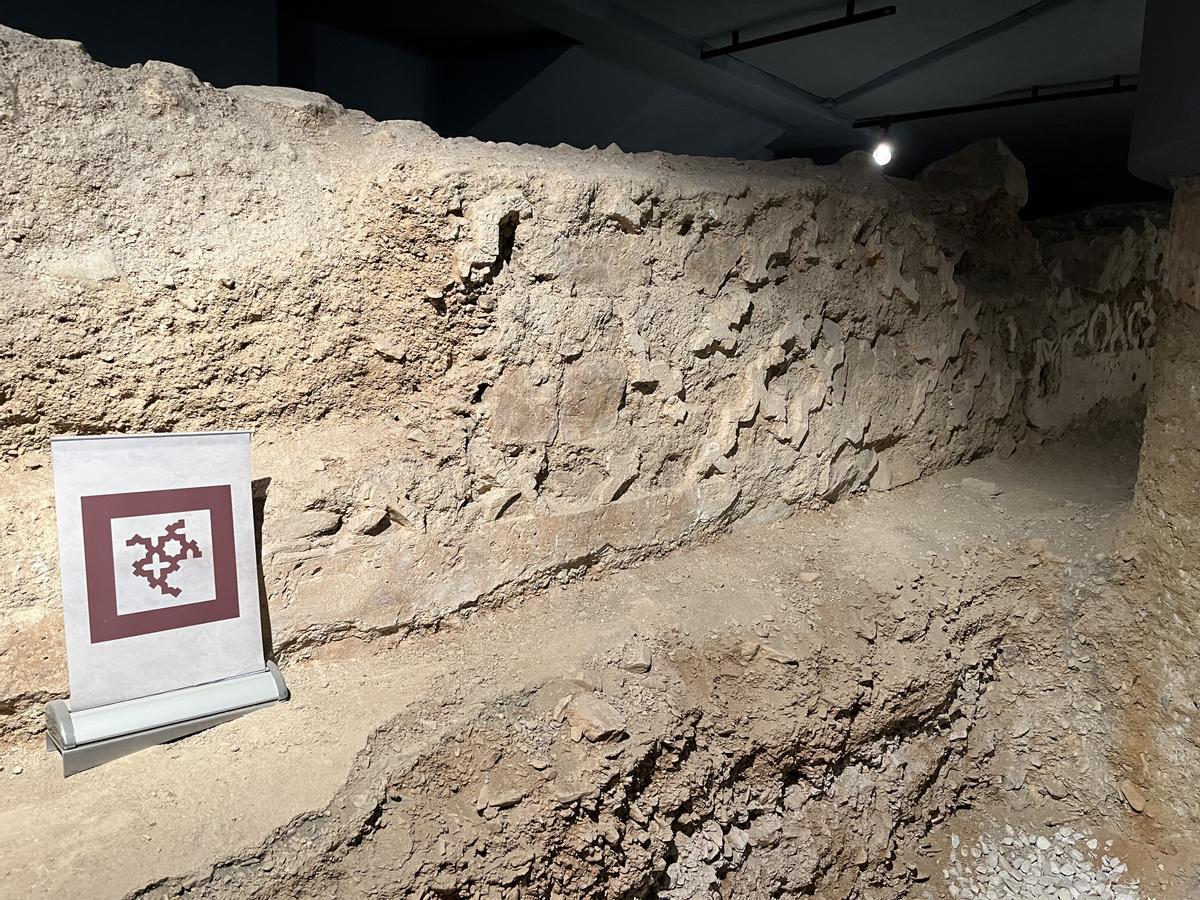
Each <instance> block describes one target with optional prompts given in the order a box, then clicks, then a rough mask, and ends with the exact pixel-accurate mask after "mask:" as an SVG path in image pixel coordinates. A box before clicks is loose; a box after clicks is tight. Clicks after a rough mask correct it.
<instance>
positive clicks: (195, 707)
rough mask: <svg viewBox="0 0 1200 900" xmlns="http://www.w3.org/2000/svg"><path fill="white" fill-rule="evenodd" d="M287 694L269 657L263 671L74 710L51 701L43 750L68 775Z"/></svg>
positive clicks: (47, 709)
mask: <svg viewBox="0 0 1200 900" xmlns="http://www.w3.org/2000/svg"><path fill="white" fill-rule="evenodd" d="M287 698H288V688H287V685H286V684H285V683H284V681H283V676H282V675H281V674H280V673H279V669H278V668H277V667H276V665H275V663H273V662H270V661H268V662H267V668H266V669H265V670H264V671H262V672H253V673H251V674H249V675H238V676H235V677H233V678H226V679H223V680H221V681H213V682H210V683H208V684H201V685H196V686H195V687H186V688H180V689H179V690H175V691H167V692H165V693H162V694H153V695H151V696H149V697H137V698H135V699H133V700H122V701H120V702H119V703H110V704H108V705H107V706H96V707H92V708H91V709H81V710H78V711H77V712H72V710H71V707H70V701H69V700H53V701H51V702H50V703H48V704H46V749H47V750H56V751H58V752H59V753H60V754H62V763H63V776H64V777H66V776H70V775H74V774H76V773H77V772H82V771H84V770H85V769H90V768H92V767H94V766H98V765H101V764H103V763H106V762H110V761H112V760H114V759H117V758H118V757H121V756H126V755H127V754H130V753H134V752H136V751H138V750H144V749H146V748H147V747H153V746H154V745H155V744H163V743H166V742H167V741H173V740H175V739H176V738H181V737H185V736H186V735H189V734H195V733H196V732H198V731H202V730H203V729H205V728H209V727H211V726H213V725H219V724H220V723H222V722H228V721H229V720H230V719H236V718H237V717H238V716H240V715H243V714H245V713H248V712H253V711H254V710H256V709H262V708H263V707H265V706H271V705H273V704H275V703H278V702H279V701H281V700H286V699H287Z"/></svg>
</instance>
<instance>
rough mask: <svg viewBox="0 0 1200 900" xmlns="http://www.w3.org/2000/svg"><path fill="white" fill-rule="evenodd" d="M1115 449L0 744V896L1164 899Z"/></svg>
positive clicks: (1179, 857) (823, 518) (804, 526)
mask: <svg viewBox="0 0 1200 900" xmlns="http://www.w3.org/2000/svg"><path fill="white" fill-rule="evenodd" d="M1136 463H1137V443H1136V435H1135V434H1133V433H1132V432H1130V433H1126V432H1121V431H1116V432H1112V433H1108V434H1105V435H1104V436H1103V437H1095V438H1079V439H1076V440H1072V441H1067V442H1063V443H1059V444H1055V445H1050V446H1046V447H1043V448H1040V449H1037V450H1029V451H1022V452H1019V453H1018V454H1016V455H1014V456H1013V457H1011V458H1009V459H1007V460H999V459H994V458H992V459H985V460H981V461H978V462H976V463H973V464H971V465H969V466H966V467H961V468H958V469H953V470H948V471H945V472H942V473H940V474H938V475H934V476H932V477H929V478H926V479H923V480H921V481H919V482H916V483H914V484H910V485H907V486H905V487H902V488H899V489H896V490H893V491H891V492H888V493H885V494H865V495H856V496H854V497H852V498H850V499H848V500H846V501H844V502H842V503H839V504H837V505H835V506H832V507H828V508H825V509H820V510H813V511H810V512H806V513H803V514H800V515H798V516H794V517H791V518H788V519H784V520H781V521H776V522H757V523H754V524H746V525H744V526H743V527H741V528H740V529H739V530H737V531H735V532H734V533H733V534H730V535H727V536H724V537H721V538H719V539H716V540H714V541H712V542H711V543H709V544H707V545H705V546H702V547H698V548H693V549H688V550H683V551H679V552H676V553H674V554H672V555H670V556H668V557H666V558H663V559H661V560H656V561H651V562H647V563H645V564H643V565H641V566H639V567H636V568H634V569H632V570H628V571H624V572H621V573H618V574H615V575H610V576H607V577H605V578H604V579H602V580H590V579H587V578H583V579H575V580H571V581H567V582H565V583H563V584H562V585H561V586H559V587H557V588H552V589H550V590H547V591H544V592H542V593H540V594H537V595H535V596H530V597H527V598H525V599H523V600H521V601H518V602H513V603H511V604H509V605H508V606H506V607H505V608H502V609H499V610H489V611H477V612H475V613H474V614H471V613H470V612H468V613H467V614H463V615H459V616H457V617H455V618H453V619H452V620H450V621H449V622H448V623H446V624H444V625H443V626H442V627H441V628H439V629H438V630H437V631H431V632H426V633H424V634H418V635H416V636H413V635H409V636H407V637H404V638H403V639H394V640H392V641H391V642H389V641H388V640H386V639H383V640H376V641H374V642H372V643H370V644H364V643H360V642H358V641H354V640H346V641H341V642H338V643H335V644H332V645H329V646H326V647H322V648H319V649H318V650H317V651H315V652H314V653H313V654H312V655H311V656H310V657H309V658H305V659H301V660H296V661H294V662H293V663H292V664H291V665H290V666H289V667H288V668H287V670H286V675H287V678H288V681H289V684H290V685H291V688H292V691H293V697H294V699H293V700H291V701H290V702H288V703H286V704H282V705H279V706H277V707H275V708H272V709H269V710H266V711H262V712H259V713H255V714H253V715H251V716H247V717H245V718H243V719H240V720H238V721H235V722H232V723H229V724H227V725H224V726H221V727H219V728H216V729H213V730H211V731H209V732H207V733H205V734H202V735H199V736H196V737H192V738H188V739H185V740H182V741H178V742H176V743H174V744H172V745H168V746H164V747H160V748H156V749H152V750H148V751H145V752H142V753H139V754H137V755H134V756H132V757H128V758H126V759H123V760H119V761H117V762H114V763H112V764H109V765H107V766H104V767H102V768H99V769H96V770H92V771H89V772H86V773H83V774H81V775H78V776H76V777H73V778H71V779H70V780H66V781H64V780H63V779H62V778H61V775H60V771H59V767H58V761H57V759H56V758H55V757H54V756H53V755H51V754H49V753H47V752H45V751H44V750H41V749H40V748H38V747H35V746H32V745H27V746H24V747H20V748H16V749H7V750H5V751H4V752H3V754H2V755H0V767H2V769H0V784H2V785H3V787H4V790H3V793H2V794H0V896H3V897H13V898H16V897H22V898H24V897H40V896H50V895H56V896H66V897H76V896H89V897H97V898H99V897H120V896H124V895H127V894H131V893H133V894H135V895H138V896H152V897H158V896H178V895H186V896H205V897H209V896H212V897H230V898H232V897H239V898H240V897H251V896H263V897H266V896H284V897H365V896H375V897H399V896H413V897H518V896H539V897H557V898H568V897H601V896H612V897H637V896H642V897H645V896H657V897H664V898H675V897H679V898H684V897H688V898H690V897H710V896H711V897H769V896H792V895H816V896H822V897H863V898H882V897H908V896H911V897H936V898H942V897H951V896H953V897H981V898H982V897H987V898H992V897H995V898H1005V897H1030V898H1033V897H1068V898H1073V897H1091V896H1095V897H1102V896H1107V897H1122V898H1141V900H1148V898H1160V900H1168V898H1187V897H1195V896H1197V895H1198V894H1200V863H1197V860H1200V855H1198V854H1197V852H1196V850H1197V848H1196V846H1195V842H1194V841H1192V840H1189V838H1188V837H1187V826H1188V822H1189V820H1190V819H1189V816H1190V813H1189V810H1190V806H1189V804H1188V802H1182V803H1180V802H1177V801H1176V799H1175V798H1174V797H1172V796H1165V795H1164V787H1163V785H1161V784H1159V785H1158V786H1156V787H1155V788H1154V789H1153V790H1151V789H1149V788H1148V787H1147V785H1148V784H1150V783H1151V782H1153V780H1154V779H1153V772H1152V771H1150V770H1151V769H1152V768H1153V766H1154V748H1153V746H1150V745H1151V744H1153V740H1152V739H1151V738H1150V737H1149V735H1150V734H1151V732H1150V731H1147V730H1145V728H1144V727H1143V725H1141V724H1139V725H1138V726H1137V728H1136V729H1134V728H1133V727H1131V723H1135V722H1136V723H1143V722H1144V721H1145V718H1144V716H1145V714H1147V711H1148V710H1150V711H1153V708H1154V707H1156V706H1157V704H1156V703H1154V702H1153V698H1152V697H1150V696H1148V694H1147V691H1146V690H1145V689H1144V688H1143V686H1140V685H1139V684H1138V683H1137V679H1135V678H1133V677H1132V676H1131V675H1129V673H1130V672H1131V671H1134V669H1132V668H1131V664H1132V662H1133V661H1134V660H1136V659H1138V655H1139V654H1140V653H1143V652H1144V650H1143V647H1142V644H1141V640H1140V639H1139V638H1138V637H1137V635H1138V633H1139V629H1138V624H1139V622H1140V619H1141V618H1143V617H1144V614H1143V613H1141V612H1140V611H1139V608H1138V606H1137V604H1136V603H1134V602H1131V600H1130V599H1127V598H1133V597H1136V596H1137V592H1136V590H1135V588H1136V585H1135V584H1134V583H1133V581H1132V576H1131V572H1132V571H1133V569H1132V564H1133V563H1134V562H1135V561H1136V556H1135V553H1136V548H1126V547H1123V546H1122V543H1121V534H1122V526H1123V518H1124V516H1125V514H1126V509H1127V505H1128V501H1129V499H1130V494H1131V491H1132V486H1133V480H1134V474H1135V469H1136ZM1159 712H1161V710H1159ZM1135 713H1139V715H1135ZM1135 730H1136V733H1135ZM1178 788H1179V794H1181V795H1183V794H1187V792H1188V791H1189V790H1190V789H1191V786H1190V785H1179V786H1178ZM1072 850H1074V851H1075V853H1074V855H1072V854H1071V851H1072ZM1039 879H1040V880H1039ZM1064 879H1065V880H1064ZM1089 891H1091V892H1089ZM1106 892H1107V893H1106Z"/></svg>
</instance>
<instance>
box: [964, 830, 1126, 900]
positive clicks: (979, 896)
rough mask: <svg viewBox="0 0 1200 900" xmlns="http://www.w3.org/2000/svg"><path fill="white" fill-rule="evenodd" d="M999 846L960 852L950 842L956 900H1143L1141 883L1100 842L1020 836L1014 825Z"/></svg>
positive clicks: (1073, 835) (1067, 834)
mask: <svg viewBox="0 0 1200 900" xmlns="http://www.w3.org/2000/svg"><path fill="white" fill-rule="evenodd" d="M1004 831H1005V836H1004V837H1003V838H1001V839H1000V841H999V842H998V843H996V842H992V841H987V840H984V839H982V838H981V839H980V841H979V843H978V844H977V845H975V846H973V847H969V848H968V847H961V848H960V846H959V845H960V840H959V837H958V835H951V837H950V844H951V849H950V860H951V862H950V866H949V868H947V869H944V870H943V871H942V874H943V876H944V877H945V879H946V890H947V892H948V893H949V894H950V896H951V897H953V898H955V900H1084V898H1087V900H1092V898H1100V900H1140V898H1141V893H1140V890H1139V887H1138V881H1137V879H1136V878H1131V879H1128V880H1126V881H1124V882H1122V876H1124V875H1125V874H1126V867H1125V864H1124V863H1123V862H1121V860H1119V859H1118V858H1117V857H1115V856H1110V855H1109V854H1108V852H1107V851H1109V850H1111V849H1112V841H1107V842H1106V843H1105V845H1104V850H1103V851H1101V850H1100V842H1099V841H1098V840H1096V838H1090V837H1088V836H1087V835H1085V834H1082V833H1081V832H1078V831H1074V830H1073V829H1070V828H1062V829H1060V830H1059V831H1057V832H1056V833H1055V834H1054V835H1052V836H1051V837H1046V836H1044V835H1032V834H1018V833H1017V832H1016V831H1014V830H1013V828H1012V827H1011V826H1009V825H1005V826H1004Z"/></svg>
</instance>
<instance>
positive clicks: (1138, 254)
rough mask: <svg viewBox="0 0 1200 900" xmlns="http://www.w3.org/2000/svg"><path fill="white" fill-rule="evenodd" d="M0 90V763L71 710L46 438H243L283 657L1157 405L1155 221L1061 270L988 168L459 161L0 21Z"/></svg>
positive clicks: (492, 156)
mask: <svg viewBox="0 0 1200 900" xmlns="http://www.w3.org/2000/svg"><path fill="white" fill-rule="evenodd" d="M0 87H4V88H5V89H4V90H3V91H0V137H2V139H3V144H4V147H5V153H4V154H3V156H0V222H2V225H3V234H0V316H2V318H0V364H2V366H3V380H2V381H0V452H2V453H3V457H4V464H3V468H2V469H0V479H2V480H3V485H4V488H5V489H6V492H7V494H8V496H9V498H10V501H11V502H10V503H9V504H6V505H5V507H4V508H3V510H0V517H3V529H4V533H5V535H6V540H5V542H4V543H3V545H0V562H2V563H3V567H2V568H3V572H4V575H3V578H4V579H5V581H4V582H3V593H2V594H0V596H2V597H3V599H0V731H3V730H6V729H13V728H25V727H32V723H33V722H34V721H35V718H36V715H37V704H39V703H40V702H42V701H44V700H46V699H48V698H50V697H53V696H57V695H59V694H61V693H63V692H64V690H65V677H64V673H65V670H64V666H63V659H62V646H61V639H60V637H59V635H60V631H61V616H60V613H59V604H58V598H57V574H56V566H57V562H56V559H55V556H54V545H55V538H54V517H53V501H52V490H51V479H50V474H49V472H48V453H47V440H48V438H49V437H50V436H52V435H54V434H59V433H101V432H109V431H164V430H189V429H205V428H231V427H251V428H253V429H255V431H256V441H255V470H256V472H255V474H256V478H257V480H256V482H255V491H256V497H257V499H258V502H259V504H260V508H261V517H262V521H261V551H262V564H263V576H264V578H263V581H264V584H265V592H266V595H267V596H266V602H267V604H268V608H269V618H270V621H271V628H272V633H273V635H272V636H273V644H274V647H275V650H276V652H277V653H278V654H280V655H281V656H282V657H283V658H284V659H285V661H286V659H287V658H289V657H292V656H295V655H297V654H300V653H303V652H304V651H305V648H307V647H310V646H312V645H314V644H317V643H321V642H324V641H328V640H332V639H337V638H346V637H356V638H362V639H368V638H381V637H385V636H387V635H394V634H399V633H403V632H404V631H406V630H408V629H410V628H412V627H415V626H419V625H427V624H432V623H436V622H438V621H439V620H441V619H443V618H444V617H446V616H449V615H452V614H455V613H456V612H458V611H464V610H469V609H470V608H471V607H474V606H478V605H481V604H486V603H494V602H499V601H501V600H503V599H505V598H506V597H509V596H512V595H513V594H515V593H517V592H520V591H524V590H528V589H531V588H536V587H538V586H541V585H544V584H547V583H549V582H550V581H552V580H554V579H562V578H569V577H572V576H573V575H576V574H580V573H583V572H585V571H588V570H600V569H604V568H606V567H613V566H621V565H627V564H630V563H631V562H634V561H636V560H637V559H639V558H642V557H644V556H646V555H649V554H653V553H660V552H663V551H665V550H667V549H670V548H671V547H674V546H678V545H680V544H681V543H684V542H687V541H693V540H697V539H700V538H702V537H704V536H706V535H709V534H712V533H714V532H716V531H718V530H720V529H722V528H725V527H727V526H728V525H729V524H730V523H732V522H733V521H735V520H738V519H741V518H746V517H752V520H755V521H763V520H769V519H770V518H774V517H778V516H781V515H785V514H786V513H787V512H788V510H790V509H794V508H797V507H801V506H806V505H811V504H819V503H824V502H828V501H832V500H836V499H837V498H838V497H840V496H843V495H845V494H846V493H848V492H851V491H856V490H863V489H867V488H868V487H870V488H877V489H886V488H888V487H891V486H894V485H897V484H901V483H904V482H907V481H910V480H912V479H914V478H917V477H919V476H920V475H921V474H923V473H926V472H930V471H933V470H936V469H939V468H941V467H945V466H948V465H952V464H955V463H958V462H960V461H963V460H966V459H969V458H972V457H975V456H978V455H981V454H985V453H988V452H991V451H999V452H1002V453H1008V452H1011V451H1012V449H1013V448H1015V447H1016V446H1017V444H1018V443H1020V442H1022V441H1025V440H1038V439H1042V438H1045V437H1051V436H1054V435H1055V434H1058V433H1059V432H1061V430H1062V429H1064V428H1066V427H1068V426H1069V425H1070V424H1072V423H1073V422H1075V421H1077V420H1079V419H1080V418H1081V417H1083V416H1085V415H1088V414H1089V413H1092V412H1093V411H1095V410H1097V409H1100V410H1103V411H1105V412H1106V413H1113V414H1115V413H1116V412H1119V411H1121V410H1122V409H1123V408H1124V407H1128V406H1130V405H1133V406H1136V404H1137V398H1138V396H1139V392H1140V390H1141V388H1142V386H1143V385H1144V381H1145V366H1146V360H1147V344H1148V342H1149V340H1150V339H1151V337H1152V335H1153V332H1154V303H1153V295H1154V291H1155V284H1156V271H1157V258H1158V249H1157V247H1158V230H1157V228H1155V226H1154V225H1153V223H1152V222H1151V221H1150V220H1149V219H1147V218H1145V217H1142V218H1141V219H1140V224H1138V225H1137V226H1136V227H1132V226H1131V227H1129V228H1127V229H1125V230H1118V231H1117V233H1116V235H1117V236H1116V237H1113V235H1112V234H1107V237H1105V235H1104V234H1098V235H1097V236H1096V238H1095V241H1096V242H1093V243H1091V244H1088V245H1087V246H1085V247H1081V246H1076V245H1073V244H1072V243H1071V239H1063V240H1057V241H1046V238H1045V235H1043V241H1044V242H1045V243H1046V247H1047V250H1046V255H1045V257H1043V250H1042V244H1040V243H1039V241H1038V240H1037V239H1036V238H1035V237H1034V236H1033V234H1032V233H1031V232H1030V230H1029V229H1028V228H1026V227H1025V226H1024V225H1023V224H1022V223H1021V222H1020V221H1019V220H1018V218H1017V212H1018V205H1019V203H1020V202H1021V201H1022V198H1023V194H1024V180H1023V175H1022V174H1021V173H1020V171H1019V164H1018V163H1016V161H1015V160H1012V158H1011V154H1008V152H1007V150H1002V148H999V147H991V148H989V150H988V153H987V154H986V155H985V159H986V166H980V167H978V172H977V173H976V178H975V181H974V182H972V180H971V177H970V165H969V163H970V160H971V157H970V155H969V154H968V155H967V156H965V157H964V156H959V157H956V158H955V159H954V160H953V162H952V164H950V166H949V168H948V169H946V170H943V171H942V172H941V173H940V174H939V170H938V169H937V167H934V168H933V169H932V170H931V171H930V172H928V173H926V175H925V177H924V180H923V181H922V182H905V181H901V180H892V179H887V178H884V177H882V176H881V175H880V174H879V172H878V171H877V170H875V169H874V168H872V167H870V166H869V165H864V163H863V161H862V160H861V158H859V157H857V156H854V157H851V158H848V159H847V160H846V161H844V163H843V164H842V165H840V166H837V167H831V168H819V167H814V166H812V165H811V164H808V163H807V162H805V161H786V162H774V163H752V162H735V161H730V160H712V159H690V158H681V157H673V156H668V155H664V154H658V153H652V154H639V155H627V154H623V153H621V152H619V151H618V150H616V149H615V148H611V149H609V150H604V151H596V150H590V151H584V150H576V149H572V148H567V147H559V148H554V149H544V148H538V147H517V146H513V145H494V144H484V143H480V142H477V141H473V140H457V139H456V140H443V139H441V138H438V137H437V136H436V135H434V134H433V133H432V132H430V131H429V129H427V128H425V127H424V126H421V125H419V124H415V123H409V122H384V123H379V122H375V121H373V120H371V119H369V118H368V117H366V116H364V115H362V114H361V113H356V112H351V111H346V110H343V109H342V108H341V107H339V106H338V105H337V104H336V103H334V102H333V101H331V100H330V99H328V98H326V97H322V96H318V95H312V94H307V93H304V92H300V91H295V90H290V89H284V88H266V87H244V88H231V89H229V90H217V89H214V88H212V87H211V86H209V85H206V84H202V83H200V82H199V81H198V80H197V79H196V78H195V76H193V75H192V73H191V72H189V71H187V70H185V69H181V68H179V67H176V66H173V65H170V64H167V63H161V62H150V63H147V64H145V65H143V66H133V67H131V68H129V69H124V70H113V69H109V68H107V67H104V66H102V65H100V64H98V63H96V62H94V61H92V60H91V59H90V58H88V56H87V55H86V53H84V52H83V50H82V48H80V47H79V46H78V45H77V44H73V43H70V42H62V41H42V40H38V39H35V38H31V37H29V36H27V35H23V34H20V33H18V32H15V31H11V30H7V29H0ZM1014 167H1015V168H1014ZM951 170H952V171H951ZM980 173H982V175H980ZM951 175H952V176H953V177H950V176H951ZM1068 230H1069V229H1068ZM1053 233H1054V234H1057V235H1059V236H1060V237H1061V235H1062V228H1061V226H1060V227H1059V230H1058V231H1055V232H1053ZM1071 233H1072V234H1074V233H1075V232H1073V231H1072V232H1071ZM1080 240H1082V241H1084V242H1085V243H1086V242H1087V241H1088V240H1091V239H1090V238H1081V239H1080ZM1106 241H1107V242H1106ZM1097 242H1098V243H1097ZM1106 254H1107V255H1106ZM1100 257H1102V258H1104V259H1108V260H1109V262H1108V263H1101V264H1099V268H1098V274H1097V273H1093V272H1090V271H1088V270H1087V265H1086V264H1084V263H1082V262H1081V263H1080V264H1079V265H1075V264H1074V263H1073V262H1072V260H1074V261H1076V262H1078V261H1080V260H1087V259H1092V260H1093V261H1094V260H1095V259H1096V258H1100ZM1080 273H1082V274H1080Z"/></svg>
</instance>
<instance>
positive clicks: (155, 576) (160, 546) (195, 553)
mask: <svg viewBox="0 0 1200 900" xmlns="http://www.w3.org/2000/svg"><path fill="white" fill-rule="evenodd" d="M170 543H175V544H177V545H178V547H179V552H178V553H167V552H166V546H167V544H170ZM134 544H141V545H142V548H143V549H144V550H145V551H146V555H145V556H143V557H142V558H141V559H139V560H138V561H137V562H135V563H134V564H133V574H134V575H136V576H138V578H145V579H146V581H148V582H150V587H156V588H158V589H159V590H160V591H161V592H162V594H163V596H164V597H165V596H166V595H167V594H170V595H171V596H172V597H178V596H179V588H177V587H172V586H171V585H170V584H168V583H167V578H168V577H169V576H170V575H173V574H174V573H176V572H178V571H179V564H180V563H181V562H183V561H184V560H185V559H188V558H189V557H190V558H192V559H199V558H200V557H201V556H203V555H204V554H202V553H201V552H200V545H199V544H197V543H196V542H195V541H191V540H188V536H187V535H186V534H184V533H183V519H180V520H179V521H178V522H174V523H172V524H170V525H168V526H167V531H166V534H163V535H160V536H159V537H158V538H157V539H155V540H151V539H150V538H144V537H142V536H141V535H140V534H135V535H134V536H133V537H131V538H130V539H129V540H127V541H126V542H125V546H126V547H132V546H133V545H134Z"/></svg>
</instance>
